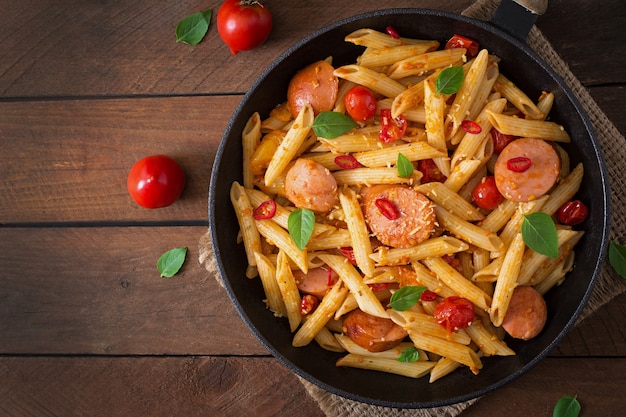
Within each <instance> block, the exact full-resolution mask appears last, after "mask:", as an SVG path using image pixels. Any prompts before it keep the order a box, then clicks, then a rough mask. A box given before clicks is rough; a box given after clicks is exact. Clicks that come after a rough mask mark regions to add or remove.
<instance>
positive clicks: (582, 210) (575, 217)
mask: <svg viewBox="0 0 626 417" xmlns="http://www.w3.org/2000/svg"><path fill="white" fill-rule="evenodd" d="M588 216H589V209H588V208H587V206H586V205H585V204H584V203H583V202H582V201H580V200H574V201H568V202H567V203H565V204H563V205H562V206H561V207H560V208H559V210H558V211H557V212H556V217H557V219H558V220H559V221H560V222H561V223H563V224H566V225H568V226H574V225H577V224H580V223H582V222H584V221H585V220H586V219H587V217H588Z"/></svg>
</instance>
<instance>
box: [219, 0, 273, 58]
mask: <svg viewBox="0 0 626 417" xmlns="http://www.w3.org/2000/svg"><path fill="white" fill-rule="evenodd" d="M271 30H272V15H271V13H270V11H269V10H268V9H267V8H266V7H265V6H263V5H262V4H261V3H259V2H258V1H254V0H226V1H225V2H224V3H223V4H222V6H221V7H220V9H219V10H218V12H217V33H219V35H220V38H222V40H223V41H224V43H225V44H226V45H228V46H229V47H230V52H232V53H233V54H236V53H237V52H239V51H248V50H250V49H254V48H256V47H257V46H260V45H261V44H262V43H263V42H265V40H266V39H267V37H268V36H269V35H270V32H271Z"/></svg>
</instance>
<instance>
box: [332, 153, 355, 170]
mask: <svg viewBox="0 0 626 417" xmlns="http://www.w3.org/2000/svg"><path fill="white" fill-rule="evenodd" d="M335 164H336V165H337V166H338V167H339V168H341V169H355V168H358V167H359V161H357V160H356V158H355V157H354V156H352V155H338V156H336V157H335Z"/></svg>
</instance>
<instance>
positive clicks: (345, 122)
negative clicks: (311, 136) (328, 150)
mask: <svg viewBox="0 0 626 417" xmlns="http://www.w3.org/2000/svg"><path fill="white" fill-rule="evenodd" d="M355 126H356V123H355V122H354V120H352V119H351V118H350V117H348V116H346V115H345V114H343V113H339V112H336V111H323V112H321V113H320V114H318V115H317V116H316V117H315V120H314V121H313V125H312V126H311V127H312V128H313V131H314V132H315V134H316V135H317V136H319V137H320V138H324V139H334V138H336V137H337V136H339V135H343V134H344V133H346V132H347V131H349V130H352V129H354V128H355Z"/></svg>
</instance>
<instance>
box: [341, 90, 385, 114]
mask: <svg viewBox="0 0 626 417" xmlns="http://www.w3.org/2000/svg"><path fill="white" fill-rule="evenodd" d="M344 103H345V105H346V111H347V112H348V114H349V115H350V117H352V118H353V119H354V120H357V121H360V122H365V121H366V120H369V119H371V118H372V117H374V115H375V114H376V105H377V104H376V97H374V93H372V91H371V90H370V89H369V88H367V87H363V86H361V85H357V86H356V87H352V88H351V89H350V90H348V92H347V93H346V96H345V97H344Z"/></svg>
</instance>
